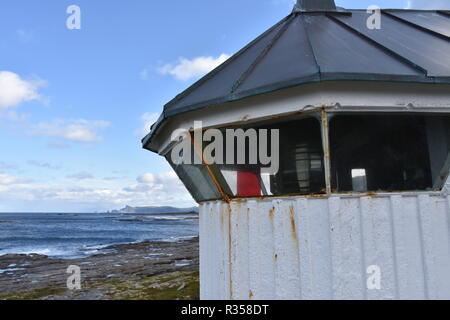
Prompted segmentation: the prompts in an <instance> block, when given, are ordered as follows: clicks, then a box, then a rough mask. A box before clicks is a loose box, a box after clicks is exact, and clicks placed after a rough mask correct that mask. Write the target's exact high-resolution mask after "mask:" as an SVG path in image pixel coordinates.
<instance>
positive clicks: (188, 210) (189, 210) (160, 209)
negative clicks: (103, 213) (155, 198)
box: [110, 206, 198, 214]
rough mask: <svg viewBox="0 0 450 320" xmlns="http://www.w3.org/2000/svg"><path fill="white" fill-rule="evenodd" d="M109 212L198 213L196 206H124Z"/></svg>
mask: <svg viewBox="0 0 450 320" xmlns="http://www.w3.org/2000/svg"><path fill="white" fill-rule="evenodd" d="M110 213H125V214H126V213H140V214H158V213H163V214H171V213H172V214H180V213H198V207H191V208H176V207H130V206H126V207H125V208H123V209H120V210H112V211H110Z"/></svg>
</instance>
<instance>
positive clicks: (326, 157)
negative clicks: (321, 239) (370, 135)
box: [163, 106, 450, 203]
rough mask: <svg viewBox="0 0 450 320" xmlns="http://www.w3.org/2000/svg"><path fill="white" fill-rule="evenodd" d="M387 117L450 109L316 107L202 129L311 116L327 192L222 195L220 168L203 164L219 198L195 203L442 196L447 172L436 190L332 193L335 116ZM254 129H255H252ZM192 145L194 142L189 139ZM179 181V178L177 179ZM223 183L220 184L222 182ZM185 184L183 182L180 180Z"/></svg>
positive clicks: (448, 111)
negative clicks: (316, 126)
mask: <svg viewBox="0 0 450 320" xmlns="http://www.w3.org/2000/svg"><path fill="white" fill-rule="evenodd" d="M360 114H364V115H371V114H373V115H388V114H396V115H407V114H410V115H418V116H420V115H422V116H426V115H446V116H450V109H446V110H443V109H442V108H440V109H439V110H433V109H431V108H430V109H421V110H417V111H411V110H406V111H405V110H403V109H402V110H399V109H396V108H392V110H391V109H386V108H383V109H382V110H376V108H365V109H364V108H362V107H361V108H342V107H339V108H337V107H323V106H321V107H316V108H312V109H309V110H307V111H300V112H294V113H288V114H282V115H278V116H272V117H265V118H260V119H250V120H245V121H240V122H236V123H230V124H224V125H217V126H210V127H207V128H202V130H203V132H204V131H206V130H209V129H219V130H220V129H232V128H237V127H243V126H245V127H249V128H255V127H260V126H264V125H265V124H268V123H270V122H271V121H273V120H281V121H280V122H284V121H286V122H287V121H291V120H293V119H295V120H301V119H304V118H311V117H314V118H316V119H317V120H318V121H319V122H320V128H321V140H322V149H323V164H324V173H325V187H326V192H325V193H323V192H322V193H307V194H305V193H294V194H277V195H261V196H253V197H239V196H232V195H230V194H228V193H227V192H225V190H226V189H227V188H229V186H228V185H226V186H224V185H223V183H225V184H226V181H225V179H220V177H218V176H217V172H220V169H219V168H217V167H216V166H215V165H208V164H206V163H205V162H204V161H202V162H203V166H205V167H206V169H207V171H208V174H209V176H210V178H211V181H212V182H213V183H214V185H215V187H216V191H217V192H218V193H219V194H220V195H221V196H222V198H221V199H215V200H197V199H195V200H196V201H197V202H198V203H203V202H211V201H226V202H231V201H232V200H240V199H266V198H283V197H293V196H304V197H310V198H330V197H332V196H343V197H346V196H350V197H352V196H363V195H366V196H375V195H377V196H391V195H392V194H401V195H411V194H414V195H417V194H442V193H443V192H445V190H446V189H447V186H448V185H449V181H450V170H449V171H448V172H447V174H446V178H445V179H444V180H443V184H442V186H441V188H439V190H433V191H428V190H411V191H394V192H392V191H378V192H373V191H369V192H366V191H363V192H357V191H349V192H342V191H340V192H339V191H336V190H332V176H331V174H332V173H331V168H332V166H331V163H332V157H333V155H332V154H331V149H330V130H329V128H330V121H331V120H332V119H333V118H334V117H335V116H337V115H360ZM253 126H254V127H253ZM189 132H190V133H191V134H193V133H194V129H191V130H189ZM178 143H179V142H176V143H174V144H173V145H171V147H170V148H168V149H166V152H165V153H164V154H163V156H166V155H167V154H168V153H169V152H171V150H172V149H173V147H174V146H175V145H177V144H178ZM191 143H192V144H193V145H194V141H193V140H192V139H191ZM194 150H195V152H197V155H198V154H199V152H198V150H196V148H195V147H194ZM180 179H181V178H180ZM222 181H223V182H222ZM183 183H184V181H183Z"/></svg>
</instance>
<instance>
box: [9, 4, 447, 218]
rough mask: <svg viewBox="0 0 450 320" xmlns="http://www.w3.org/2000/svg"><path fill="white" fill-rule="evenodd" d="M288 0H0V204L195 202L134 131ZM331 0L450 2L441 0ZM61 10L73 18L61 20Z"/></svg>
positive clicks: (67, 208) (73, 208)
mask: <svg viewBox="0 0 450 320" xmlns="http://www.w3.org/2000/svg"><path fill="white" fill-rule="evenodd" d="M293 4H294V1H293V0H228V1H223V0H221V1H219V0H189V1H186V0H173V1H163V0H152V1H149V0H127V1H124V0H114V1H112V0H110V1H107V0H70V1H66V0H58V1H54V0H39V1H34V0H3V1H1V3H0V150H1V151H0V212H15V211H20V212H47V211H48V212H56V211H59V212H96V211H105V210H111V209H118V208H122V207H124V206H125V205H131V206H147V205H148V206H159V205H173V206H179V207H188V206H192V205H195V202H194V201H193V200H192V198H191V197H190V195H189V194H188V192H187V191H186V190H185V188H184V187H183V185H182V183H181V182H180V181H179V179H178V178H177V176H176V175H175V174H174V173H173V171H172V169H171V168H170V166H169V165H168V164H167V163H166V162H165V160H164V159H163V158H161V157H159V156H158V155H156V154H153V153H151V152H149V151H146V150H143V149H142V146H141V141H140V140H141V138H142V137H143V136H144V135H145V134H146V133H148V131H149V127H150V125H151V123H152V122H154V121H155V120H156V118H157V117H158V115H159V113H160V112H161V110H162V107H163V106H164V104H165V103H167V102H168V101H170V100H171V99H172V98H173V97H174V96H176V95H177V94H178V93H180V92H181V91H183V90H184V89H186V88H187V87H188V86H189V85H191V84H192V83H194V82H195V81H196V80H198V79H199V78H200V77H201V76H202V75H204V74H206V73H207V72H208V71H210V70H211V69H213V68H214V67H216V66H217V65H219V64H220V63H222V62H223V61H225V60H226V59H227V58H228V57H230V56H231V55H232V54H234V53H235V52H237V51H238V50H239V49H241V48H242V47H243V46H245V45H246V44H247V43H249V42H250V41H252V40H253V39H254V38H256V37H257V36H258V35H260V34H261V33H262V32H264V31H265V30H267V29H268V28H269V27H271V26H272V25H274V24H275V23H276V22H278V21H279V20H280V19H282V18H283V17H284V16H286V15H288V14H289V13H290V12H291V10H292V7H293ZM336 4H337V5H338V6H341V7H344V8H367V7H369V6H370V5H378V6H379V7H381V8H414V9H450V0H427V1H425V0H410V1H408V0H370V1H364V0H358V1H356V0H337V1H336ZM71 5H76V6H78V7H79V8H80V19H79V20H73V19H72V17H73V14H74V11H69V12H68V11H67V9H68V8H69V6H71ZM68 20H69V27H70V26H71V25H72V26H73V25H74V24H73V23H74V22H76V21H80V25H79V27H80V28H79V29H77V28H75V29H73V28H68V24H67V22H68ZM75 26H76V24H75Z"/></svg>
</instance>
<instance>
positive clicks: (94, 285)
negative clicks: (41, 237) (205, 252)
mask: <svg viewBox="0 0 450 320" xmlns="http://www.w3.org/2000/svg"><path fill="white" fill-rule="evenodd" d="M70 265H75V266H79V267H80V269H81V290H69V289H68V288H67V279H68V277H69V276H70V274H68V273H67V268H68V267H69V266H70ZM198 270H199V250H198V238H195V239H190V240H183V241H176V242H141V243H132V244H122V245H113V246H110V247H106V248H104V249H102V250H101V251H100V252H99V253H98V254H95V255H92V256H90V257H85V258H80V259H71V260H64V259H54V258H49V257H47V256H43V255H15V254H14V255H5V256H0V300H16V299H19V300H20V299H22V300H42V299H44V300H72V299H73V300H174V299H180V300H186V299H188V300H189V299H198V298H199V283H198V280H199V276H198Z"/></svg>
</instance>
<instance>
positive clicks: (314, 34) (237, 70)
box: [142, 0, 450, 300]
mask: <svg viewBox="0 0 450 320" xmlns="http://www.w3.org/2000/svg"><path fill="white" fill-rule="evenodd" d="M374 21H375V22H377V23H374ZM177 132H178V133H177ZM142 142H143V146H144V148H145V149H148V150H150V151H152V152H156V153H158V154H160V155H161V156H163V157H165V158H166V159H167V161H168V162H169V163H170V164H171V166H172V167H173V169H174V171H175V172H176V173H177V175H178V176H179V177H180V179H181V181H182V182H183V183H184V185H185V186H186V188H187V189H188V190H189V192H190V193H191V195H192V197H193V198H194V199H195V200H196V201H197V202H198V203H199V206H200V290H201V298H202V299H224V300H229V299H230V300H232V299H248V300H260V299H304V300H308V299H327V300H329V299H369V300H376V299H450V273H449V270H450V197H449V187H450V183H449V180H448V176H449V171H450V13H449V11H437V10H434V11H418V10H376V9H373V10H369V11H368V10H350V9H346V8H340V7H337V6H336V5H335V3H334V1H333V0H315V1H314V0H299V1H298V2H297V4H296V5H295V7H294V9H293V11H292V12H291V13H290V14H289V15H288V16H287V17H285V18H284V19H282V20H281V21H279V22H278V23H276V24H275V25H274V26H273V27H272V28H270V29H269V30H267V31H266V32H264V33H263V34H262V35H261V36H259V37H258V38H256V39H255V40H254V41H252V42H251V43H250V44H248V45H247V46H246V47H244V48H243V49H242V50H240V51H239V52H238V53H236V54H235V55H234V56H232V57H231V58H229V59H228V60H227V61H226V62H224V63H223V64H222V65H220V66H219V67H217V68H216V69H215V70H213V71H211V72H210V73H209V74H207V75H206V76H205V77H203V78H202V79H201V80H199V81H198V82H197V83H195V84H194V85H193V86H191V87H190V88H188V89H187V90H186V91H184V92H182V93H180V94H179V95H178V96H177V97H176V98H175V99H173V100H172V101H170V102H169V103H168V104H167V105H165V106H164V110H163V112H162V114H161V116H160V118H159V119H158V121H157V122H156V123H155V124H154V125H153V126H152V128H151V131H150V132H149V134H148V135H147V136H146V137H145V138H144V139H143V140H142Z"/></svg>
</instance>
